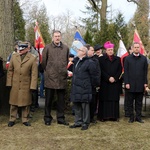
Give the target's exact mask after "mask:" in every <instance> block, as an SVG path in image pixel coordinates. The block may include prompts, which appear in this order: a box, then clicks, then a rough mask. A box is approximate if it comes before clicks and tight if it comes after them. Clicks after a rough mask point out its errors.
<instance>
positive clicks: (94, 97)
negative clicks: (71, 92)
mask: <svg viewBox="0 0 150 150" xmlns="http://www.w3.org/2000/svg"><path fill="white" fill-rule="evenodd" d="M85 47H86V48H87V49H88V53H87V55H88V57H89V58H90V59H91V60H93V62H94V63H95V66H96V68H97V74H96V76H97V77H98V78H99V82H100V79H101V71H100V65H99V61H98V57H97V58H96V57H95V56H94V48H93V47H92V46H90V45H89V44H86V45H85ZM99 86H100V85H99ZM99 86H98V87H92V101H91V103H90V122H91V123H96V120H95V119H94V115H95V112H96V109H97V89H99Z"/></svg>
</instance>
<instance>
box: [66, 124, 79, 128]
mask: <svg viewBox="0 0 150 150" xmlns="http://www.w3.org/2000/svg"><path fill="white" fill-rule="evenodd" d="M78 127H81V125H76V124H73V125H71V126H69V128H78Z"/></svg>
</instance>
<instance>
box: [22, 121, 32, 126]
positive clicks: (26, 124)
mask: <svg viewBox="0 0 150 150" xmlns="http://www.w3.org/2000/svg"><path fill="white" fill-rule="evenodd" d="M23 124H24V125H25V126H31V124H30V123H29V122H23Z"/></svg>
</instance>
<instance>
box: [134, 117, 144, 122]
mask: <svg viewBox="0 0 150 150" xmlns="http://www.w3.org/2000/svg"><path fill="white" fill-rule="evenodd" d="M135 121H137V122H139V123H144V121H143V120H142V119H137V118H136V119H135Z"/></svg>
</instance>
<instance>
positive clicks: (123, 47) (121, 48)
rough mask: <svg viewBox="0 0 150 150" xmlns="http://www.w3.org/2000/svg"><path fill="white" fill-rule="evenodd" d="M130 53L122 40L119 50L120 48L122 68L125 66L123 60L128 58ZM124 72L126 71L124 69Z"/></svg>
mask: <svg viewBox="0 0 150 150" xmlns="http://www.w3.org/2000/svg"><path fill="white" fill-rule="evenodd" d="M128 55H129V53H128V51H127V49H126V47H125V46H124V43H123V41H122V40H120V41H119V48H118V52H117V56H118V57H120V58H121V65H122V68H123V66H124V64H123V59H124V57H126V56H128ZM123 70H124V69H123Z"/></svg>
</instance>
